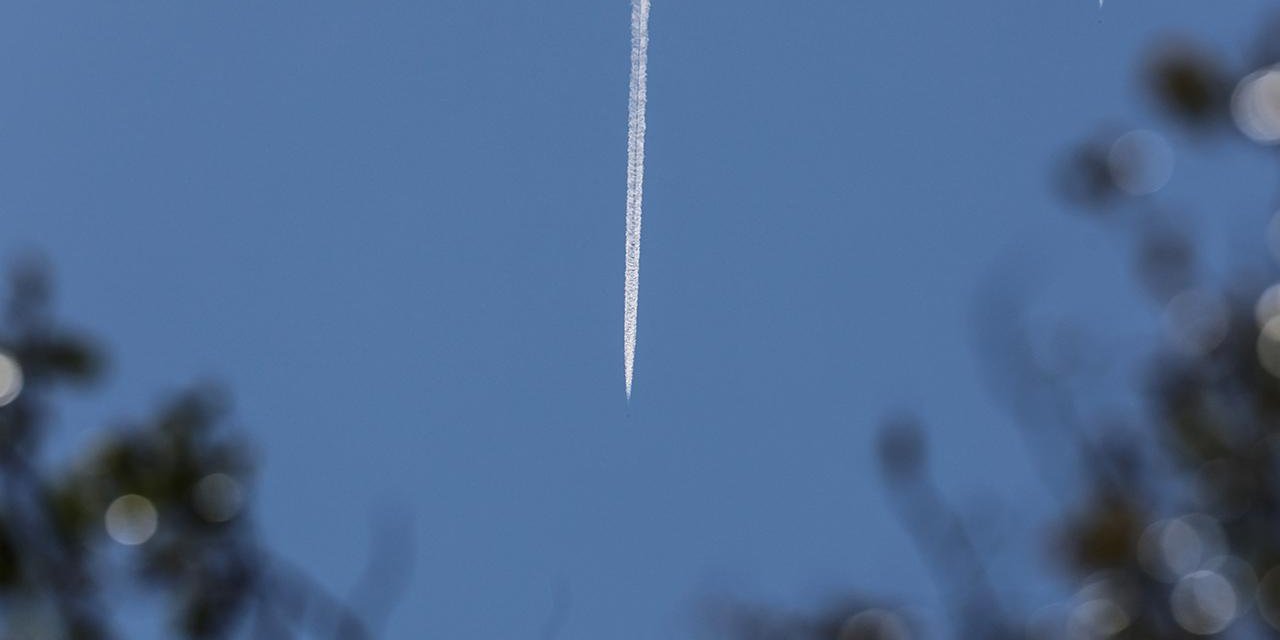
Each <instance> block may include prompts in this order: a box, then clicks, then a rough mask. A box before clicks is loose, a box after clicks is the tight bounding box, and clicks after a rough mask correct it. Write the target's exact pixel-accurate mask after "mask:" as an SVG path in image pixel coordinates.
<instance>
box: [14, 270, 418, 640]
mask: <svg viewBox="0 0 1280 640" xmlns="http://www.w3.org/2000/svg"><path fill="white" fill-rule="evenodd" d="M8 293H9V296H8V304H7V307H6V309H5V315H4V323H3V326H0V365H2V366H0V374H2V375H0V383H3V384H0V386H3V387H4V390H2V391H0V396H3V399H4V400H8V402H7V404H4V406H2V407H0V487H2V491H3V493H0V637H3V638H6V639H8V638H13V639H15V640H16V639H22V640H27V639H32V640H37V639H38V640H58V639H63V638H65V639H69V640H97V639H105V638H116V637H121V636H120V635H119V632H118V631H117V630H116V628H115V627H116V626H118V625H117V623H118V622H119V621H118V620H115V619H113V615H112V611H113V610H114V609H116V608H117V607H116V605H118V604H119V602H120V598H119V597H118V595H116V594H119V593H120V592H121V591H127V590H129V589H141V590H149V591H153V592H155V593H156V594H159V595H160V596H161V598H162V599H163V600H165V601H166V602H167V603H168V604H167V605H166V606H167V608H168V609H169V612H170V622H169V624H170V632H169V634H167V635H169V636H170V637H181V638H192V639H196V638H200V639H206V638H229V637H255V638H263V639H272V640H275V639H282V638H293V637H317V638H366V637H370V636H371V634H370V625H371V624H373V623H375V622H376V620H370V619H368V618H369V616H363V617H362V616H361V615H358V613H357V611H355V610H353V609H352V608H351V607H349V606H348V605H347V604H346V603H344V602H343V601H342V600H341V599H339V598H337V597H335V596H333V595H330V594H329V593H328V592H327V591H326V590H325V589H323V588H322V587H320V586H319V585H318V584H317V583H315V582H314V581H312V580H310V579H309V578H308V577H307V576H306V574H305V572H303V571H300V570H298V569H296V568H294V567H291V566H289V565H288V564H287V563H285V562H284V561H282V560H281V559H280V558H278V557H276V556H274V555H272V554H271V553H270V552H269V551H267V550H266V549H264V548H263V546H262V545H261V544H260V543H259V541H258V539H257V536H256V534H255V531H254V528H253V525H252V519H251V517H250V513H249V510H248V508H247V505H246V504H244V495H245V492H246V488H247V487H248V485H249V483H250V481H251V479H252V473H253V459H252V456H251V454H250V451H249V449H248V447H247V445H246V443H245V442H244V441H243V440H240V439H237V438H236V437H234V436H233V435H232V434H230V433H228V429H226V428H225V426H224V425H223V423H224V422H225V417H226V413H227V412H226V408H227V406H226V405H227V402H226V397H225V394H224V393H222V392H221V391H220V390H219V389H217V388H216V387H212V386H202V387H195V388H192V389H189V390H186V391H183V392H181V393H178V394H176V396H174V397H173V398H172V399H171V400H170V401H168V402H167V403H165V404H164V405H163V406H162V407H161V408H160V409H159V410H158V411H157V412H156V413H155V414H154V415H152V416H151V417H149V418H147V419H144V420H139V421H134V422H128V423H125V424H123V425H120V426H117V427H115V428H111V429H106V430H103V432H102V437H101V438H100V439H99V441H98V444H97V445H96V446H94V447H93V448H92V449H90V450H88V451H85V452H83V453H82V455H79V456H76V457H74V458H73V462H71V463H70V464H67V465H54V464H52V463H43V462H42V461H43V460H45V459H46V458H48V456H44V455H42V445H44V444H45V443H46V442H47V441H48V439H49V437H50V435H51V434H50V429H51V426H50V425H51V423H52V420H51V418H52V415H53V408H52V405H53V404H54V403H55V400H56V395H55V392H58V391H59V389H60V388H63V387H85V386H87V385H90V384H92V383H94V382H95V381H97V380H98V379H99V378H100V377H101V376H102V373H103V370H104V367H103V364H104V357H103V353H102V351H101V350H100V348H99V347H98V346H97V344H96V343H95V342H94V341H93V340H91V339H90V338H89V337H87V336H86V335H85V334H84V333H81V332H79V331H76V330H73V329H70V328H68V327H66V326H65V325H64V324H62V323H61V322H60V321H59V320H58V318H57V317H56V316H55V314H54V312H53V307H52V301H51V290H50V280H49V277H48V275H47V270H46V269H45V268H44V267H43V266H42V265H41V263H39V262H35V261H31V262H27V263H25V264H22V265H19V266H18V267H16V268H15V269H13V271H12V277H11V280H10V287H9V292H8ZM12 392H17V395H16V396H13V395H12ZM393 533H394V531H393ZM384 537H385V536H384ZM406 546H407V545H406V542H405V540H404V537H403V536H399V537H395V538H393V539H392V540H391V541H390V543H388V544H386V545H384V548H383V550H382V553H392V554H394V553H403V552H405V547H406ZM404 566H407V565H406V564H405V563H403V562H397V563H386V562H378V556H375V558H374V562H373V563H372V564H371V571H372V572H373V573H376V574H377V575H371V576H370V580H369V581H370V582H371V584H372V588H373V590H374V592H376V593H377V595H378V600H379V603H380V604H386V603H389V602H391V601H392V600H393V599H394V596H395V594H394V593H389V592H387V590H386V589H387V588H388V587H389V588H391V589H392V590H394V589H396V588H398V587H397V585H400V584H402V582H403V580H402V578H403V575H402V573H403V567H404ZM383 609H385V607H383Z"/></svg>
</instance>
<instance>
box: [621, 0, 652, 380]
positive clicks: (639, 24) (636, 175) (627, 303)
mask: <svg viewBox="0 0 1280 640" xmlns="http://www.w3.org/2000/svg"><path fill="white" fill-rule="evenodd" d="M648 66H649V0H631V99H630V101H629V104H628V116H627V273H626V280H625V291H624V293H623V315H622V341H623V346H622V357H623V365H622V368H623V373H624V375H625V377H626V381H627V400H628V401H629V400H631V379H632V373H633V372H634V370H635V360H636V318H637V315H638V313H639V310H640V218H641V204H642V203H643V200H644V129H645V124H644V115H645V114H644V109H645V102H646V100H647V91H646V80H647V78H646V76H647V73H648Z"/></svg>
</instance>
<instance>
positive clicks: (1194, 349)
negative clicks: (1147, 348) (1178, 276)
mask: <svg viewBox="0 0 1280 640" xmlns="http://www.w3.org/2000/svg"><path fill="white" fill-rule="evenodd" d="M1164 318H1165V330H1166V332H1167V333H1168V336H1169V341H1170V342H1171V343H1172V344H1173V346H1174V347H1175V348H1176V349H1177V350H1178V351H1180V352H1182V353H1184V354H1186V355H1189V356H1202V355H1205V354H1207V353H1209V352H1210V351H1213V350H1214V349H1215V348H1217V346H1218V345H1219V344H1222V340H1223V339H1224V338H1226V336H1227V331H1228V330H1229V328H1230V326H1229V325H1230V312H1229V311H1228V310H1227V303H1226V302H1225V301H1223V299H1222V298H1221V297H1220V296H1217V295H1215V294H1213V293H1211V292H1208V291H1203V290H1200V289H1188V290H1186V291H1183V292H1182V293H1179V294H1178V295H1176V296H1174V297H1173V298H1172V299H1171V300H1169V304H1168V305H1167V306H1166V307H1165V314H1164Z"/></svg>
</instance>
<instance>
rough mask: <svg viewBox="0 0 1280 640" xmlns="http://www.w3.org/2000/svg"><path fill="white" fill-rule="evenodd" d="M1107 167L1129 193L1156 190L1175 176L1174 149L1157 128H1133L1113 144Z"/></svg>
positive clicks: (1113, 179)
mask: <svg viewBox="0 0 1280 640" xmlns="http://www.w3.org/2000/svg"><path fill="white" fill-rule="evenodd" d="M1107 168H1108V169H1109V170H1110V172H1111V180H1112V182H1114V183H1115V185H1116V186H1117V187H1119V188H1120V189H1121V190H1122V191H1124V192H1125V193H1128V194H1130V195H1135V196H1140V195H1146V194H1149V193H1155V192H1156V191H1159V190H1160V188H1161V187H1163V186H1164V185H1165V184H1167V183H1168V182H1169V177H1170V176H1172V175H1173V149H1172V148H1170V146H1169V143H1168V142H1167V141H1165V139H1164V136H1162V135H1160V134H1158V133H1156V132H1154V131H1144V130H1138V131H1130V132H1129V133H1126V134H1124V135H1122V136H1120V137H1119V138H1117V139H1116V141H1115V142H1113V143H1112V144H1111V150H1110V152H1108V153H1107Z"/></svg>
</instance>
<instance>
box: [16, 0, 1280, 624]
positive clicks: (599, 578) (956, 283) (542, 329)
mask: <svg viewBox="0 0 1280 640" xmlns="http://www.w3.org/2000/svg"><path fill="white" fill-rule="evenodd" d="M1268 4H1269V3H1267V2H1264V1H1262V0H1251V1H1249V2H1245V1H1238V2H1232V3H1229V6H1230V8H1228V5H1227V4H1224V3H1206V2H1203V1H1202V0H1179V1H1176V2H1173V1H1169V0H1111V1H1110V2H1108V3H1107V6H1106V7H1105V9H1103V10H1101V11H1100V10H1099V8H1098V6H1097V4H1096V2H1094V0H1054V1H1052V2H1027V1H1026V0H989V1H982V2H927V3H911V2H881V1H875V2H873V1H863V0H792V1H789V2H776V1H775V2H763V1H754V0H753V1H746V2H729V1H723V0H722V1H704V2H692V1H681V2H674V1H672V2H668V1H666V0H654V6H653V14H652V24H651V31H652V44H651V50H650V68H649V72H650V85H649V94H650V103H649V158H648V182H647V185H646V187H647V193H646V218H645V238H644V245H643V246H644V259H643V262H642V275H641V282H642V291H641V306H640V331H639V349H638V356H637V362H636V367H637V373H636V386H635V395H634V398H633V400H632V402H631V405H630V406H629V407H628V406H627V404H626V403H625V402H624V398H623V385H622V362H621V355H622V335H621V334H622V331H621V329H622V267H623V204H624V187H625V174H624V169H625V150H626V97H627V94H626V91H627V72H628V66H629V65H628V60H627V55H628V45H629V41H628V26H629V22H628V15H629V8H628V5H627V2H626V1H625V0H608V1H606V0H561V1H558V2H530V1H516V0H486V1H483V2H479V1H476V0H415V1H408V0H401V1H370V2H358V3H352V2H334V1H330V0H308V1H307V2H248V1H243V0H225V1H219V2H185V1H173V0H169V1H166V2H156V1H149V0H148V1H142V2H132V3H109V2H100V1H87V0H84V1H75V2H62V3H55V2H27V1H24V2H14V3H10V4H8V5H6V6H5V7H4V8H3V9H2V10H0V229H3V230H4V232H3V234H2V235H0V239H2V242H0V249H2V250H4V251H5V252H6V253H13V252H16V251H18V250H21V249H26V248H31V247H35V248H39V249H42V250H43V251H45V252H46V253H47V254H48V255H49V256H50V257H51V258H52V261H53V263H54V264H55V266H56V268H57V271H58V275H59V282H60V284H61V289H60V293H61V296H60V297H61V301H62V307H63V309H64V310H65V312H66V314H65V315H67V316H68V317H70V318H72V319H74V320H75V321H76V322H78V323H80V324H81V325H83V326H85V327H88V328H91V329H93V330H95V331H97V332H98V333H99V334H100V335H101V336H102V337H103V338H104V339H105V340H106V342H107V343H108V344H109V345H110V346H111V347H112V349H113V351H114V353H115V355H116V356H117V358H116V361H115V365H114V367H113V370H112V378H111V381H110V383H109V384H108V385H106V386H105V387H104V388H102V389H101V390H100V391H98V392H96V393H95V394H93V395H92V396H90V397H87V398H84V399H77V400H74V401H73V403H72V405H71V406H70V408H69V409H68V410H66V411H65V412H64V413H63V417H64V418H66V420H64V422H65V423H66V424H64V425H63V426H62V428H61V431H60V437H61V439H62V441H63V444H64V446H67V447H71V446H75V445H76V444H79V443H84V442H87V441H90V440H91V439H92V435H93V433H92V427H93V426H96V425H98V424H101V423H102V422H104V421H105V420H107V419H109V418H113V417H118V416H124V415H139V414H142V413H144V412H145V411H146V410H148V409H150V408H151V407H153V406H154V403H155V402H156V401H157V399H158V398H159V397H160V396H161V394H162V393H163V392H164V391H166V390H173V389H175V388H178V387H180V386H181V385H183V384H184V383H186V382H188V381H192V380H198V379H201V378H205V377H215V378H218V379H222V380H225V381H226V382H227V383H228V385H229V387H230V388H231V390H232V391H233V393H234V397H235V399H236V406H237V410H236V419H237V422H238V423H239V424H241V425H242V426H243V427H244V429H245V430H246V431H248V433H249V434H250V437H251V438H252V439H253V441H254V442H255V443H256V445H257V447H258V450H259V452H260V454H261V459H262V463H263V467H262V472H261V474H260V476H259V478H258V480H259V482H258V484H257V489H256V492H255V494H254V508H255V509H256V517H257V518H258V520H259V522H260V525H261V527H262V529H263V531H264V533H265V535H266V537H267V539H268V541H269V543H270V544H271V545H272V546H273V547H275V548H276V549H278V550H279V551H280V553H281V554H282V555H284V556H285V557H287V558H290V559H292V560H294V561H296V562H298V563H300V564H303V565H305V566H307V567H310V568H311V569H312V570H313V571H314V573H315V574H316V575H317V577H318V578H319V579H320V580H321V581H322V582H324V583H325V584H327V585H330V586H331V587H332V588H334V589H335V590H337V591H340V592H341V591H344V590H345V589H347V588H348V587H349V586H350V585H351V584H352V583H354V582H355V581H356V579H357V578H358V577H359V573H360V570H361V568H362V565H363V562H364V559H365V555H366V546H367V544H368V539H369V520H370V517H371V515H372V514H373V513H375V512H376V510H377V509H376V505H380V504H387V503H391V504H400V505H403V506H405V507H406V508H407V509H409V510H410V511H411V512H412V513H413V514H414V515H415V518H416V522H417V525H416V526H417V528H416V533H415V538H414V542H415V546H416V556H415V557H414V558H412V559H410V560H409V561H411V562H413V564H414V566H415V574H414V577H413V583H412V586H411V588H410V590H409V591H408V592H407V594H406V595H405V598H404V600H403V601H402V602H401V604H400V607H399V609H398V610H397V611H396V613H395V615H394V617H393V618H392V620H391V625H390V628H389V636H390V637H395V638H533V637H536V636H537V634H538V632H539V630H540V628H541V626H542V625H543V623H544V621H545V619H546V617H547V615H548V613H549V611H550V609H551V603H552V599H553V595H554V593H555V591H556V589H557V588H558V585H560V584H562V583H564V584H568V585H569V589H570V592H571V593H572V604H571V611H570V613H569V616H570V617H569V620H568V623H567V626H566V627H565V628H564V630H563V633H562V635H561V637H562V638H564V639H565V640H573V639H587V638H593V639H594V638H614V639H618V640H629V639H632V638H634V639H659V638H663V639H665V638H683V637H691V634H692V631H691V629H692V628H693V627H694V624H693V623H692V622H691V620H692V618H693V615H692V612H693V610H694V605H695V604H696V603H697V602H698V600H699V598H700V597H702V596H704V595H706V594H708V593H713V594H714V593H718V592H721V591H725V590H727V591H730V592H732V593H736V594H740V595H745V596H748V597H752V598H759V599H764V600H769V601H774V602H779V603H787V602H793V603H794V602H803V601H805V599H806V597H808V596H813V595H816V594H824V593H827V592H828V590H834V589H866V590H872V591H877V592H881V593H885V594H888V595H890V596H894V597H900V598H903V599H906V600H909V601H914V602H918V603H920V604H921V605H922V606H925V607H929V606H935V605H936V603H937V600H936V596H935V595H934V592H933V587H932V585H931V583H930V582H929V580H928V577H927V575H926V573H925V571H924V568H923V565H922V564H921V562H920V560H919V559H918V557H917V555H916V554H915V552H914V550H913V549H912V547H911V545H910V544H909V542H908V541H907V540H906V539H905V538H904V536H903V534H902V530H901V528H900V527H899V525H898V523H897V522H896V521H895V520H894V517H893V515H892V512H891V511H890V509H889V508H888V505H887V503H886V501H885V498H884V495H883V492H882V491H881V488H880V485H879V482H878V479H877V474H876V470H875V466H874V458H873V455H872V447H871V443H872V439H873V434H874V430H875V427H876V425H877V422H878V421H879V419H880V417H881V416H882V415H884V414H885V413H886V412H889V411H892V410H895V409H897V408H899V407H911V408H914V409H916V410H917V411H918V412H919V413H920V414H921V415H922V416H923V417H924V418H925V419H926V420H927V422H928V423H929V425H930V428H931V431H932V436H933V444H934V451H935V454H934V462H935V465H936V467H937V474H938V476H939V477H940V479H941V481H942V483H943V484H944V486H945V490H946V493H947V495H948V496H949V497H951V498H952V499H953V500H954V501H955V502H956V503H957V504H959V505H961V506H963V507H966V508H969V507H973V506H974V505H977V504H986V503H988V502H999V503H1003V504H1004V505H1005V507H1003V510H1004V511H1003V512H1004V514H1005V515H1003V516H1001V517H1004V518H1007V519H1008V521H1009V522H1011V523H1012V525H1011V526H1013V527H1014V529H1012V531H1014V532H1015V533H1014V534H1013V535H1011V536H1010V537H1012V538H1013V540H1014V542H1013V543H1012V544H1013V550H1012V552H1011V554H1012V556H1011V557H1012V559H1011V560H1009V562H1008V565H1009V566H1008V567H1005V568H1000V567H997V569H996V573H997V575H998V576H1001V578H1002V581H1003V582H1005V585H1006V590H1007V591H1008V592H1010V597H1011V598H1015V599H1020V600H1021V601H1026V603H1027V604H1028V605H1029V606H1034V605H1036V604H1046V603H1047V602H1038V601H1037V599H1038V598H1039V597H1040V596H1039V595H1038V594H1032V595H1028V593H1026V592H1027V591H1029V590H1026V589H1022V588H1021V587H1020V586H1019V585H1025V584H1028V583H1029V581H1030V578H1028V577H1027V576H1029V575H1031V574H1032V573H1033V569H1030V568H1027V567H1026V566H1025V565H1026V563H1028V562H1031V561H1032V560H1034V559H1036V558H1039V557H1041V555H1043V549H1041V548H1040V547H1038V546H1037V545H1038V544H1039V543H1038V540H1039V538H1032V534H1033V533H1034V532H1035V531H1037V529H1036V528H1035V525H1036V524H1037V521H1036V514H1043V513H1047V512H1049V511H1051V510H1052V509H1054V508H1055V507H1054V506H1053V504H1052V503H1051V502H1050V501H1049V498H1048V495H1049V493H1048V492H1047V491H1046V490H1045V489H1044V488H1043V486H1042V484H1041V483H1040V481H1039V479H1038V476H1037V475H1036V474H1035V473H1034V471H1033V470H1032V465H1031V461H1030V460H1028V459H1027V458H1026V456H1025V454H1024V452H1023V449H1022V447H1021V446H1020V445H1019V444H1018V441H1017V440H1016V438H1015V435H1014V433H1015V432H1014V430H1013V428H1012V425H1011V424H1010V421H1009V420H1008V419H1007V418H1006V417H1005V415H1004V413H1002V412H1001V410H1000V408H999V407H998V406H997V404H996V403H994V402H993V401H992V398H991V397H990V394H988V393H987V392H986V390H985V388H984V386H983V384H982V381H981V379H980V370H981V367H980V361H979V358H978V357H977V355H976V354H975V350H974V348H973V344H972V340H971V336H972V326H971V323H970V318H971V316H972V307H973V304H974V295H975V290H976V289H977V287H978V286H979V285H980V284H981V282H982V279H983V277H984V275H985V274H987V273H989V272H990V271H991V269H993V268H994V267H995V266H996V265H999V264H1000V263H1001V261H1002V260H1005V259H1007V256H1009V255H1010V254H1011V253H1021V254H1024V255H1025V254H1028V253H1030V254H1033V255H1037V256H1042V257H1043V259H1044V261H1045V263H1044V267H1043V268H1044V271H1045V273H1047V274H1050V276H1051V277H1052V278H1053V280H1054V282H1056V283H1058V284H1057V285H1055V286H1056V287H1057V288H1056V289H1055V290H1054V291H1055V292H1056V293H1055V294H1054V295H1055V296H1058V297H1060V298H1061V300H1065V302H1062V303H1061V306H1062V308H1064V309H1076V310H1078V311H1081V312H1082V313H1088V312H1090V311H1092V310H1094V308H1096V307H1098V306H1105V303H1109V302H1114V301H1124V300H1128V298H1129V296H1130V295H1131V287H1130V285H1129V284H1128V282H1127V281H1125V279H1124V278H1123V277H1117V274H1123V273H1124V272H1125V265H1126V257H1125V256H1126V253H1125V251H1124V247H1123V246H1121V245H1120V243H1118V242H1116V241H1115V240H1116V238H1115V237H1113V236H1111V235H1108V234H1106V233H1104V232H1102V231H1099V230H1098V229H1096V228H1095V227H1094V226H1092V225H1089V224H1087V223H1086V222H1084V221H1082V220H1080V219H1077V218H1072V217H1071V216H1069V215H1067V214H1066V213H1065V212H1064V208H1063V207H1062V206H1061V205H1060V204H1059V203H1058V202H1057V201H1056V200H1055V198H1054V196H1053V195H1052V193H1051V192H1050V189H1049V183H1050V170H1051V168H1052V166H1053V164H1052V163H1053V159H1054V157H1055V154H1056V153H1057V152H1058V151H1060V150H1062V149H1063V148H1065V147H1067V146H1069V145H1070V144H1072V143H1073V142H1075V141H1076V140H1078V139H1080V138H1081V137H1083V136H1086V135H1088V134H1090V133H1092V132H1093V131H1094V130H1095V125H1097V124H1099V123H1116V124H1119V125H1121V126H1144V127H1151V128H1157V129H1159V128H1161V127H1162V122H1161V121H1160V120H1159V119H1158V118H1157V117H1155V115H1154V114H1153V113H1152V112H1151V110H1150V108H1149V106H1148V105H1147V104H1146V103H1145V102H1144V101H1143V100H1142V96H1141V94H1140V92H1139V90H1138V89H1137V88H1136V87H1135V86H1134V84H1135V83H1134V82H1133V80H1134V77H1135V71H1134V65H1133V61H1134V57H1135V55H1136V54H1137V53H1138V52H1139V51H1141V50H1142V48H1143V46H1144V45H1145V44H1146V43H1147V42H1148V41H1149V37H1150V36H1152V35H1153V34H1155V33H1159V32H1162V31H1164V30H1167V29H1170V28H1194V29H1195V30H1196V31H1197V33H1200V34H1203V35H1204V36H1206V37H1207V38H1209V39H1210V40H1213V41H1216V42H1219V43H1230V42H1240V41H1242V40H1244V39H1246V38H1248V37H1252V36H1253V35H1254V29H1253V22H1254V21H1255V20H1256V19H1257V18H1258V17H1259V16H1260V12H1259V9H1261V8H1263V7H1265V6H1267V5H1268ZM1175 142H1177V141H1175ZM1175 146H1176V145H1175ZM1193 180H1194V176H1188V175H1187V173H1186V171H1184V166H1183V165H1179V166H1178V168H1177V169H1175V173H1174V178H1173V183H1171V186H1170V189H1172V190H1175V193H1176V190H1178V189H1191V187H1190V186H1188V185H1192V184H1193ZM1180 181H1181V182H1180ZM1189 181H1191V182H1189ZM1249 197H1251V196H1249V195H1248V194H1242V195H1241V196H1240V201H1241V202H1242V203H1246V204H1248V203H1250V202H1252V201H1251V200H1249ZM1118 308H1120V307H1118ZM1112 315H1116V316H1119V319H1120V321H1121V322H1120V324H1122V325H1123V324H1125V323H1126V322H1127V323H1129V324H1132V325H1134V326H1145V325H1144V324H1143V323H1142V322H1139V320H1142V318H1140V317H1139V315H1138V313H1137V312H1132V311H1122V312H1115V313H1113V314H1112ZM1090 317H1095V316H1090ZM1101 317H1103V318H1104V319H1105V318H1106V317H1107V316H1106V314H1103V315H1102V316H1101ZM1010 460H1012V462H1009V461H1010ZM995 461H999V462H1000V463H999V464H994V463H993V462H995ZM1023 534H1026V535H1025V538H1026V540H1027V541H1019V538H1022V537H1024V536H1023ZM1032 540H1034V541H1036V542H1032ZM1020 567H1021V568H1020ZM1006 576H1007V577H1006ZM1046 597H1048V596H1046Z"/></svg>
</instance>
